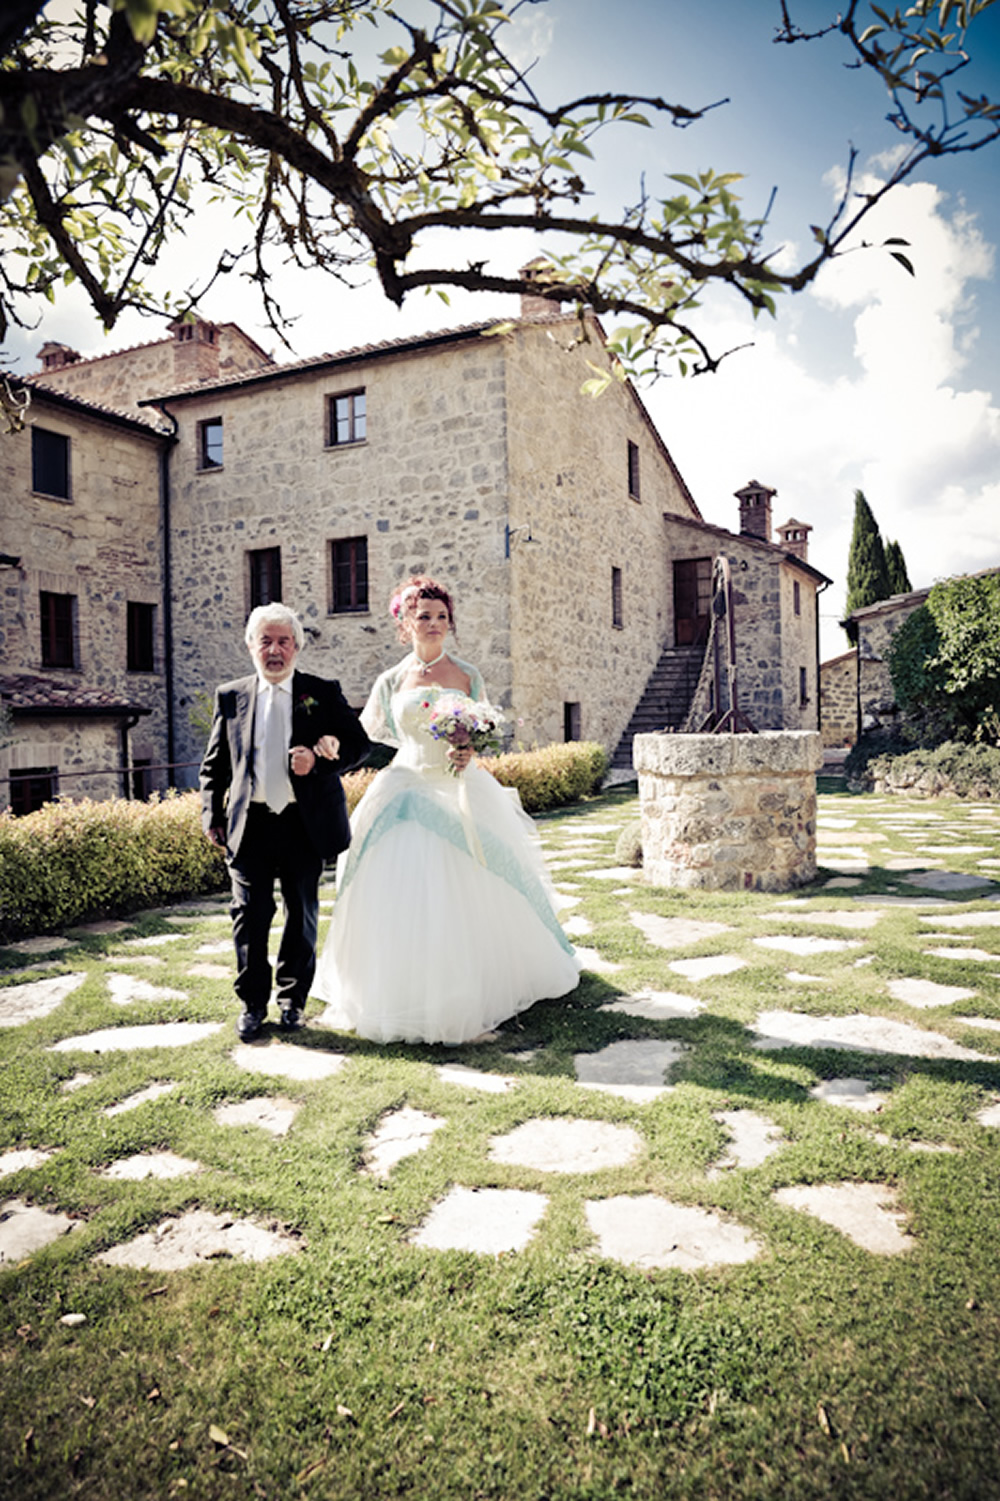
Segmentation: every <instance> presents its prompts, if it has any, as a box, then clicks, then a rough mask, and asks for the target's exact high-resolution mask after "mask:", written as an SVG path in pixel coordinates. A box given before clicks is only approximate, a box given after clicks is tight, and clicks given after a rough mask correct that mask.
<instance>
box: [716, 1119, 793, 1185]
mask: <svg viewBox="0 0 1000 1501" xmlns="http://www.w3.org/2000/svg"><path fill="white" fill-rule="evenodd" d="M712 1119H713V1120H714V1121H718V1123H719V1125H720V1126H723V1127H724V1128H725V1130H726V1133H727V1135H728V1136H729V1145H728V1147H727V1149H726V1151H725V1152H724V1153H723V1155H722V1156H721V1157H720V1158H718V1160H717V1161H716V1162H715V1163H714V1164H713V1166H712V1167H711V1168H710V1169H709V1173H708V1176H709V1178H714V1177H717V1176H719V1175H721V1174H722V1173H723V1172H728V1171H729V1170H730V1169H732V1168H754V1167H760V1164H761V1163H762V1162H766V1161H767V1159H768V1158H769V1157H770V1156H772V1155H773V1154H774V1153H775V1152H778V1151H780V1150H781V1147H782V1145H783V1144H784V1142H785V1139H786V1138H785V1134H784V1132H783V1131H782V1129H781V1127H780V1126H777V1125H775V1123H774V1121H771V1120H768V1118H767V1116H766V1115H759V1114H758V1113H757V1111H755V1110H714V1111H713V1112H712Z"/></svg>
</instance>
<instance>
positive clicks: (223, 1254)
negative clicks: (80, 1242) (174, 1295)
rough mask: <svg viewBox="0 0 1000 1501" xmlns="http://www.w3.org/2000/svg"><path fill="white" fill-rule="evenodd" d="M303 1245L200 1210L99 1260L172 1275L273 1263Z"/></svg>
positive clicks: (103, 1254)
mask: <svg viewBox="0 0 1000 1501" xmlns="http://www.w3.org/2000/svg"><path fill="white" fill-rule="evenodd" d="M303 1244H304V1243H303V1241H301V1240H300V1239H299V1238H298V1237H295V1236H292V1235H289V1234H288V1233H287V1232H286V1231H282V1230H278V1229H272V1228H270V1227H269V1226H266V1225H261V1224H258V1223H257V1222H256V1221H255V1220H250V1219H243V1220H241V1219H235V1218H232V1217H230V1216H227V1215H224V1214H214V1213H212V1211H211V1210H208V1209H194V1210H191V1211H189V1213H187V1214H183V1215H180V1216H178V1217H177V1218H176V1219H168V1220H163V1221H162V1222H161V1223H160V1224H159V1225H157V1227H156V1229H155V1230H150V1231H148V1232H147V1233H145V1234H143V1235H137V1236H136V1237H135V1239H134V1240H130V1241H126V1242H125V1243H124V1244H123V1245H120V1246H112V1247H111V1248H110V1250H107V1251H101V1252H99V1253H98V1254H97V1255H96V1256H95V1257H94V1260H95V1261H98V1262H101V1263H103V1264H104V1265H105V1266H132V1267H142V1268H144V1269H145V1270H147V1271H154V1272H166V1271H177V1270H179V1269H181V1268H183V1267H188V1266H196V1265H197V1264H198V1263H199V1262H206V1261H217V1260H220V1259H222V1260H229V1259H232V1260H234V1261H254V1262H257V1261H269V1260H270V1259H271V1258H272V1257H274V1256H283V1255H287V1254H288V1253H289V1252H294V1251H299V1250H301V1249H302V1247H303Z"/></svg>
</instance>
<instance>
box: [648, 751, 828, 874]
mask: <svg viewBox="0 0 1000 1501" xmlns="http://www.w3.org/2000/svg"><path fill="white" fill-rule="evenodd" d="M632 756H633V761H634V764H635V769H636V771H637V772H638V774H639V803H640V811H641V816H642V852H643V867H644V870H645V873H646V879H647V880H648V881H649V882H650V884H651V885H653V886H683V887H691V888H699V887H700V888H701V889H703V890H712V891H788V890H790V889H791V888H792V887H795V886H803V885H805V883H806V882H807V881H811V880H812V879H813V877H814V876H815V874H816V772H817V771H818V770H819V768H820V767H821V766H822V764H823V748H822V739H821V736H820V734H819V732H818V731H816V730H775V731H768V732H765V733H762V734H759V735H731V734H721V735H672V734H654V735H636V737H635V740H634V741H633V749H632Z"/></svg>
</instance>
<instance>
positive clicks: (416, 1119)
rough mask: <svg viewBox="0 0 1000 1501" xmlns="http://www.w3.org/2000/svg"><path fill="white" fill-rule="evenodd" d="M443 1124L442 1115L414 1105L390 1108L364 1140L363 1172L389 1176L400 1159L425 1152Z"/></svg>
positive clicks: (382, 1176) (381, 1176)
mask: <svg viewBox="0 0 1000 1501" xmlns="http://www.w3.org/2000/svg"><path fill="white" fill-rule="evenodd" d="M444 1124H445V1122H444V1121H443V1120H442V1119H441V1117H440V1116H439V1115H429V1114H428V1113H427V1111H425V1110H414V1108H413V1107H412V1105H403V1106H401V1107H400V1109H399V1110H390V1111H389V1112H388V1113H387V1114H386V1115H384V1116H383V1117H382V1119H381V1120H380V1121H379V1123H378V1125H377V1126H376V1128H375V1130H374V1131H373V1132H372V1134H371V1136H369V1138H368V1140H367V1142H366V1143H365V1153H364V1155H365V1160H364V1166H363V1167H362V1172H365V1173H369V1174H370V1175H371V1176H372V1177H374V1178H388V1176H389V1174H390V1173H391V1172H392V1169H393V1168H394V1167H395V1166H396V1164H397V1162H402V1161H403V1160H404V1158H406V1157H413V1156H414V1155H415V1154H416V1153H417V1152H423V1151H424V1150H425V1149H426V1148H427V1147H428V1146H429V1145H430V1142H431V1138H432V1137H433V1135H434V1133H435V1131H439V1130H440V1129H441V1127H442V1126H443V1125H444Z"/></svg>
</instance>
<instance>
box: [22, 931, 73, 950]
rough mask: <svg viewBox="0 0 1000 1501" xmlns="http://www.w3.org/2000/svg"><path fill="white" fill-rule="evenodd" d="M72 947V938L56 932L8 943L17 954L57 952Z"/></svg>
mask: <svg viewBox="0 0 1000 1501" xmlns="http://www.w3.org/2000/svg"><path fill="white" fill-rule="evenodd" d="M71 947H72V940H71V939H69V938H65V937H63V935H62V934H56V933H39V934H38V935H37V937H35V938H19V939H18V940H17V942H16V943H9V944H7V948H9V949H10V950H12V952H13V953H15V954H56V953H58V952H59V951H60V950H61V949H68V948H71Z"/></svg>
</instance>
